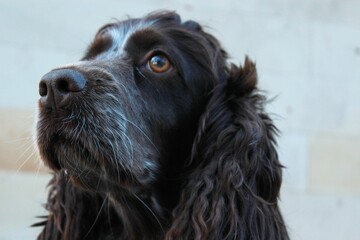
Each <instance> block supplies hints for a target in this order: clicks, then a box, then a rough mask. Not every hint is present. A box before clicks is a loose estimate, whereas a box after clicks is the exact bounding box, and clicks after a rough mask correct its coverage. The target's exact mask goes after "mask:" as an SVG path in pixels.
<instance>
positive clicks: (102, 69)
mask: <svg viewBox="0 0 360 240" xmlns="http://www.w3.org/2000/svg"><path fill="white" fill-rule="evenodd" d="M225 58H226V54H225V52H224V51H222V50H221V48H220V46H219V44H218V42H217V41H216V40H215V38H213V37H212V36H211V35H209V34H207V33H205V32H204V31H203V30H202V28H201V27H200V26H199V24H197V23H196V22H193V21H187V22H181V19H180V17H179V16H178V15H176V14H174V13H169V12H166V13H156V14H151V15H149V16H147V17H145V18H141V19H129V20H126V21H123V22H116V23H113V24H108V25H105V26H104V27H102V28H101V29H100V30H99V31H98V32H97V34H96V35H95V39H94V41H93V43H92V44H91V45H90V47H89V48H88V50H87V52H86V54H85V56H84V57H83V59H81V60H80V61H79V62H76V63H73V64H69V65H66V66H63V67H60V68H57V69H54V70H52V71H51V72H49V73H47V74H46V75H45V76H44V77H43V78H42V79H41V81H40V85H39V93H40V96H41V98H40V100H39V120H38V124H37V142H38V147H39V150H40V154H41V156H42V158H43V160H44V161H45V163H46V164H47V165H48V166H49V167H50V168H52V169H53V170H55V171H64V172H65V173H68V175H69V176H70V178H71V179H72V180H73V181H74V182H77V183H79V184H80V185H82V186H85V187H90V188H95V187H96V188H98V189H101V188H102V187H109V186H112V183H115V184H116V185H118V184H119V183H120V185H121V186H123V187H128V186H137V185H143V184H149V183H151V182H152V181H154V180H156V179H157V178H158V177H159V176H158V174H159V171H160V170H159V169H161V168H177V167H181V165H182V164H184V161H185V160H186V158H188V157H189V156H190V149H191V145H192V141H193V138H194V136H195V134H196V129H197V125H198V121H199V118H200V115H201V114H202V113H203V112H204V110H205V106H206V102H207V101H208V98H209V95H210V94H211V90H212V89H213V88H214V86H215V85H216V84H217V82H218V81H220V80H219V79H222V78H223V77H224V76H225V75H226V74H227V72H226V66H225V65H226V61H225ZM179 161H183V162H180V163H179ZM169 174H171V173H169Z"/></svg>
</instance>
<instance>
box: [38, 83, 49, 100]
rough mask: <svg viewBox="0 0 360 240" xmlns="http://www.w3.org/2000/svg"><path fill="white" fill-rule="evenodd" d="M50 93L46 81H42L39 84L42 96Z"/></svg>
mask: <svg viewBox="0 0 360 240" xmlns="http://www.w3.org/2000/svg"><path fill="white" fill-rule="evenodd" d="M47 93H48V89H47V85H46V83H45V82H43V81H41V82H40V84H39V94H40V96H41V97H45V96H46V95H47Z"/></svg>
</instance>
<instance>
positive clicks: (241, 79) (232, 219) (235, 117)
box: [166, 58, 288, 240]
mask: <svg viewBox="0 0 360 240" xmlns="http://www.w3.org/2000/svg"><path fill="white" fill-rule="evenodd" d="M256 85H257V74H256V68H255V64H254V63H252V62H251V61H250V60H249V59H248V58H246V59H245V63H244V65H243V67H236V66H232V67H231V69H230V70H229V76H228V77H227V78H226V80H225V81H222V82H220V83H219V84H218V85H217V86H216V87H215V89H214V92H213V95H212V97H211V99H210V101H209V103H208V106H207V110H206V112H205V113H204V114H203V116H202V119H201V121H200V124H199V129H198V133H197V136H196V138H195V142H194V145H193V150H192V158H191V161H190V163H189V167H188V170H189V171H191V173H190V175H189V179H188V182H187V183H186V186H185V188H184V191H183V193H182V196H181V200H180V202H179V204H178V206H177V207H176V208H175V210H174V212H173V223H172V226H171V228H170V230H169V231H168V233H167V235H166V237H167V239H277V240H279V239H287V238H288V237H287V233H286V228H285V225H284V222H283V219H282V217H281V214H280V211H279V209H278V205H277V198H278V196H279V190H280V185H281V169H282V166H281V165H280V163H279V160H278V156H277V153H276V149H275V138H274V137H275V135H276V128H275V126H274V125H273V123H272V121H271V119H270V118H269V116H268V115H267V114H266V113H265V112H264V109H263V103H264V101H265V98H264V97H263V96H262V95H260V94H259V93H258V91H257V86H256ZM190 169H191V170H190Z"/></svg>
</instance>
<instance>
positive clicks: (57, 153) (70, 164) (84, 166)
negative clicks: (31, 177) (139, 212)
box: [40, 141, 154, 193]
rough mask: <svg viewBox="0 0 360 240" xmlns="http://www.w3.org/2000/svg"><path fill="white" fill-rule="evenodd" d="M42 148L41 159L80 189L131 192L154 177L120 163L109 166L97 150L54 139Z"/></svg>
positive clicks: (102, 191) (103, 191) (101, 191)
mask: <svg viewBox="0 0 360 240" xmlns="http://www.w3.org/2000/svg"><path fill="white" fill-rule="evenodd" d="M42 150H43V151H41V149H40V152H42V154H41V155H42V160H43V161H44V163H45V164H46V165H47V166H48V167H49V168H50V169H51V170H53V171H54V172H55V173H56V174H61V175H63V176H64V177H65V178H66V179H67V180H68V183H69V184H73V185H74V186H76V187H79V188H81V189H83V190H89V191H92V192H99V193H108V192H112V191H113V190H114V189H117V190H128V191H133V190H136V189H141V188H143V187H145V186H148V185H149V184H151V183H152V182H153V180H154V179H153V178H151V177H150V176H152V174H151V173H150V172H149V171H140V172H132V171H131V170H130V169H123V168H121V167H120V164H116V166H113V165H112V164H111V163H109V162H106V161H105V158H104V157H101V156H102V155H101V152H99V151H97V152H92V151H91V150H88V149H86V148H83V147H81V145H80V144H70V143H66V142H65V143H64V142H59V141H58V142H57V143H56V144H55V145H54V146H51V147H49V148H47V149H42Z"/></svg>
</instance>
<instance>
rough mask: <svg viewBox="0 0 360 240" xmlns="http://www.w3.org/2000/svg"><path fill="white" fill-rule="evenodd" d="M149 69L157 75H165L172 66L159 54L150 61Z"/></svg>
mask: <svg viewBox="0 0 360 240" xmlns="http://www.w3.org/2000/svg"><path fill="white" fill-rule="evenodd" d="M148 68H149V69H150V70H151V71H153V72H156V73H164V72H166V71H168V70H169V69H170V68H171V64H170V61H169V59H168V58H167V57H166V56H164V55H161V54H159V55H154V56H152V57H151V58H150V59H149V62H148Z"/></svg>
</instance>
